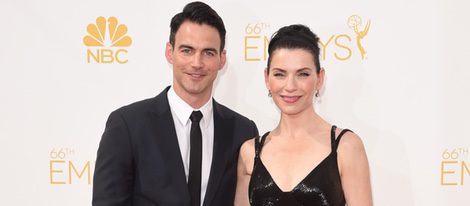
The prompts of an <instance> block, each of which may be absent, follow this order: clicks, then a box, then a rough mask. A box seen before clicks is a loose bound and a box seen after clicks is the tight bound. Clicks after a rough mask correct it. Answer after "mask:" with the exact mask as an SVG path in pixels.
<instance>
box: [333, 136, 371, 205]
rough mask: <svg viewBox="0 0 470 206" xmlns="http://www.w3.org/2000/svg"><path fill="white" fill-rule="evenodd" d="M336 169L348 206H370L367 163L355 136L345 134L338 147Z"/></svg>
mask: <svg viewBox="0 0 470 206" xmlns="http://www.w3.org/2000/svg"><path fill="white" fill-rule="evenodd" d="M337 151H338V167H339V171H340V175H341V184H342V185H343V191H344V195H345V198H346V203H347V205H348V206H372V191H371V184H370V175H369V163H368V160H367V155H366V151H365V149H364V145H363V143H362V141H361V139H360V138H359V136H357V135H356V134H354V133H352V132H348V133H346V134H345V135H344V136H343V137H342V139H341V141H340V143H339V146H338V150H337Z"/></svg>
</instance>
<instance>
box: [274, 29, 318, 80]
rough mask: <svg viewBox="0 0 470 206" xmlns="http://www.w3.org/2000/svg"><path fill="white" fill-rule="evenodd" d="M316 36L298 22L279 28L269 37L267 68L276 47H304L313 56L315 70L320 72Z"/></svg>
mask: <svg viewBox="0 0 470 206" xmlns="http://www.w3.org/2000/svg"><path fill="white" fill-rule="evenodd" d="M318 40H319V38H318V36H317V35H316V34H314V33H313V32H312V31H311V30H310V28H308V27H307V26H304V25H300V24H293V25H290V26H285V27H282V28H280V29H279V30H278V31H277V32H276V33H274V34H273V36H272V37H271V41H270V42H269V46H268V54H269V57H268V69H267V72H268V74H269V69H270V66H271V57H272V54H273V52H274V51H276V50H277V49H304V50H306V51H308V52H310V53H311V54H312V56H313V61H314V62H315V66H316V67H317V69H316V72H317V73H320V69H321V67H320V57H319V56H320V48H319V47H318Z"/></svg>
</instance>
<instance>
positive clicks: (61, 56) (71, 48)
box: [0, 0, 470, 206]
mask: <svg viewBox="0 0 470 206" xmlns="http://www.w3.org/2000/svg"><path fill="white" fill-rule="evenodd" d="M187 2H188V1H157V0H153V1H152V0H135V1H122V0H101V1H91V0H82V1H59V0H43V1H33V0H19V1H6V0H1V2H0V23H1V29H0V31H1V32H0V42H1V43H0V95H1V101H0V116H1V118H0V145H1V149H0V161H1V165H2V166H1V170H0V174H1V175H0V177H1V180H2V184H1V186H0V188H1V193H2V194H3V195H2V197H3V198H2V199H3V201H2V202H3V204H2V205H47V206H63V205H71V206H74V205H76V206H82V205H91V194H92V186H93V171H94V165H95V158H96V150H97V148H98V143H99V141H100V138H101V134H102V132H103V130H104V126H105V122H106V119H107V116H108V115H109V113H110V112H111V111H113V110H115V109H117V108H119V107H121V106H123V105H127V104H130V103H132V102H135V101H138V100H141V99H145V98H149V97H153V96H156V95H157V94H158V93H160V91H161V90H162V89H163V88H165V87H166V86H167V85H170V84H171V80H172V72H171V65H170V64H168V63H167V62H166V60H165V56H164V51H165V43H166V42H167V41H168V36H169V22H170V19H171V17H172V16H173V15H174V14H176V13H178V12H180V11H181V10H182V8H183V7H184V5H185V4H186V3H187ZM207 3H208V4H209V5H211V6H212V7H213V8H214V9H215V10H216V11H217V12H218V13H219V14H220V15H221V16H222V18H223V19H224V21H225V24H226V27H227V43H226V45H227V47H226V49H227V56H228V61H227V64H226V65H225V67H224V69H223V70H221V71H220V72H219V76H218V79H217V80H216V83H215V84H216V86H215V87H216V88H215V90H214V97H215V98H216V99H217V100H218V101H219V102H221V103H223V104H225V105H227V106H228V107H230V108H232V109H234V110H236V111H238V112H240V113H242V114H244V115H245V116H247V117H249V118H251V119H252V120H254V121H255V122H256V123H257V125H258V127H259V130H260V132H261V133H264V132H265V131H268V130H270V129H272V128H273V127H274V126H275V125H276V124H277V122H278V117H279V111H278V110H277V109H276V106H275V105H274V103H273V102H272V100H271V99H270V98H269V97H268V96H267V90H266V88H265V85H264V77H263V70H264V69H265V67H266V59H267V45H268V43H269V38H270V37H271V35H272V34H273V33H274V32H275V31H276V30H277V29H279V28H280V27H282V26H285V25H289V24H294V23H300V24H305V25H307V26H309V27H310V28H311V29H312V30H313V31H314V32H315V33H317V34H318V35H319V37H320V44H321V50H322V53H321V56H320V58H321V63H322V65H323V66H324V68H325V70H326V83H325V87H324V88H323V90H322V91H321V101H320V102H318V103H316V105H315V107H316V109H317V110H318V112H319V113H320V114H321V115H322V116H323V117H324V118H325V119H327V120H328V121H329V122H330V123H332V124H336V125H338V126H340V127H343V128H350V129H352V130H353V131H355V132H356V133H357V134H359V136H361V138H362V140H363V142H364V144H365V147H366V150H367V154H368V157H369V162H370V169H371V179H372V187H373V197H374V204H375V205H380V206H382V205H391V206H395V205H436V206H438V205H439V206H440V205H470V151H469V150H470V135H469V132H468V131H467V129H468V128H470V119H469V116H470V109H469V105H470V96H469V95H470V83H468V80H469V79H470V70H469V69H470V67H469V65H470V63H469V59H470V27H469V23H468V20H469V19H470V13H468V9H469V8H470V3H468V2H467V1H457V0H455V1H454V0H451V1H449V0H432V1H425V0H412V1H410V0H396V1H373V0H361V1H347V0H334V1H297V0H293V1H288V2H274V1H268V0H261V1H247V0H246V1H244V0H240V1H234V0H232V1H207Z"/></svg>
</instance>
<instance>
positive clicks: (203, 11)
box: [170, 1, 226, 51]
mask: <svg viewBox="0 0 470 206" xmlns="http://www.w3.org/2000/svg"><path fill="white" fill-rule="evenodd" d="M184 21H190V22H195V23H198V24H207V25H209V26H212V27H214V28H216V29H217V31H218V32H219V36H220V51H222V50H223V49H224V47H225V33H226V31H225V26H224V22H223V21H222V18H220V16H219V15H218V14H217V12H215V11H214V10H213V9H212V8H211V7H210V6H209V5H207V4H205V3H202V2H199V1H195V2H191V3H189V4H187V5H186V6H185V7H184V8H183V11H182V12H180V13H178V14H176V15H175V16H173V18H172V19H171V23H170V44H171V45H172V46H173V47H174V46H175V35H176V32H177V31H178V29H179V28H180V26H181V24H183V22H184Z"/></svg>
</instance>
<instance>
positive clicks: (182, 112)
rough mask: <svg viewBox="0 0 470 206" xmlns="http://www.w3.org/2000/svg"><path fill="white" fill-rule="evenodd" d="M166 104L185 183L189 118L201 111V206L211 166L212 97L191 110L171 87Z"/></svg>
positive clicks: (187, 168) (188, 145)
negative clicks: (168, 107)
mask: <svg viewBox="0 0 470 206" xmlns="http://www.w3.org/2000/svg"><path fill="white" fill-rule="evenodd" d="M167 96H168V103H169V104H170V108H171V115H172V116H173V121H174V123H175V129H176V136H177V137H178V144H179V147H180V151H181V157H182V159H183V164H184V173H185V174H186V182H187V181H188V175H189V154H190V152H189V150H190V138H189V135H190V132H191V120H190V119H189V117H190V116H191V113H192V112H193V111H197V110H199V111H201V112H202V115H203V116H202V119H201V122H199V126H200V127H201V133H202V165H201V166H202V169H201V170H202V171H201V205H202V204H203V202H204V196H205V195H206V189H207V182H208V181H209V174H210V169H211V164H212V152H213V148H214V110H213V106H212V97H211V98H209V101H208V102H207V103H206V104H204V106H202V107H201V108H192V107H191V106H189V105H188V104H187V103H186V102H185V101H184V100H182V99H181V98H180V97H179V96H178V95H177V94H176V93H175V90H174V89H173V87H170V89H169V90H168V94H167Z"/></svg>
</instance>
